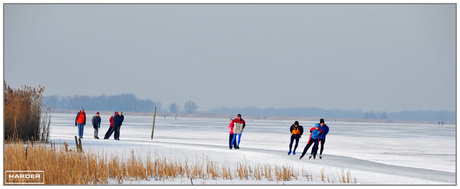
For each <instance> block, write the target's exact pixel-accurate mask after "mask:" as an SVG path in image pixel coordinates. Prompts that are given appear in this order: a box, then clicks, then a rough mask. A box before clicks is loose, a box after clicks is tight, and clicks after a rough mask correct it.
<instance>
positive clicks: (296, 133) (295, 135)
mask: <svg viewBox="0 0 460 189" xmlns="http://www.w3.org/2000/svg"><path fill="white" fill-rule="evenodd" d="M289 130H290V131H291V143H289V152H288V155H290V154H291V149H292V143H293V142H294V140H295V146H294V151H292V154H293V155H295V150H296V149H297V146H298V145H299V140H300V138H301V136H302V134H303V127H302V126H301V125H299V122H298V121H295V122H294V124H292V125H291V128H290V129H289Z"/></svg>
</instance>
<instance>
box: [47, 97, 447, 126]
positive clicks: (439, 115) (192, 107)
mask: <svg viewBox="0 0 460 189" xmlns="http://www.w3.org/2000/svg"><path fill="white" fill-rule="evenodd" d="M43 102H44V103H45V104H47V105H48V106H51V108H52V109H70V110H79V109H80V108H81V107H84V108H85V109H86V110H97V111H116V110H122V111H132V112H153V110H154V107H157V111H159V112H164V113H166V112H169V113H180V112H185V113H196V112H197V111H198V105H197V104H196V103H195V102H193V101H192V100H188V101H187V102H185V104H184V105H183V106H182V107H181V106H180V105H178V104H176V103H171V104H170V105H169V106H168V107H166V108H164V109H162V105H161V103H160V102H153V101H152V100H148V99H147V100H142V99H138V98H137V97H136V96H135V95H133V94H121V95H114V96H105V95H102V96H98V97H91V96H68V97H60V96H56V95H55V96H46V97H45V98H44V99H43ZM199 113H210V114H223V115H234V114H236V113H241V114H243V115H252V116H290V117H323V118H331V119H333V118H336V119H381V120H413V121H434V122H438V121H449V122H455V121H456V114H455V112H448V111H401V112H392V113H387V112H384V111H383V112H379V111H362V110H360V109H357V110H338V109H334V110H327V109H322V108H309V107H306V108H305V107H303V108H300V107H298V108H281V109H274V108H264V109H261V108H254V107H246V108H220V109H212V110H209V111H201V112H199Z"/></svg>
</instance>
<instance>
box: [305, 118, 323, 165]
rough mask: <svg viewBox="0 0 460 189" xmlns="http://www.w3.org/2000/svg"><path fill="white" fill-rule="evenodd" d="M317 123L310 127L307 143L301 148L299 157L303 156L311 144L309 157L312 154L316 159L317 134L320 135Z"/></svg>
mask: <svg viewBox="0 0 460 189" xmlns="http://www.w3.org/2000/svg"><path fill="white" fill-rule="evenodd" d="M319 127H320V126H319V123H317V124H315V127H312V128H311V129H310V133H311V134H310V138H309V139H308V142H307V145H306V146H305V148H304V149H303V152H302V155H301V156H300V159H302V158H303V156H305V154H306V153H307V151H308V148H310V146H311V145H312V144H313V148H312V149H311V154H310V157H309V158H310V159H311V157H312V156H313V158H314V159H316V153H317V152H318V142H319V136H320V135H321V129H320V128H319Z"/></svg>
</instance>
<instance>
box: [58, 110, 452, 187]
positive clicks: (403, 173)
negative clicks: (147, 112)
mask: <svg viewBox="0 0 460 189" xmlns="http://www.w3.org/2000/svg"><path fill="white" fill-rule="evenodd" d="M124 116H125V121H124V122H123V126H122V127H121V134H120V141H115V140H113V135H112V137H111V138H110V139H109V140H103V139H102V138H103V136H104V134H105V132H106V131H107V129H108V127H109V122H108V120H109V116H108V115H101V117H102V124H101V128H100V130H99V137H100V138H101V139H100V140H96V139H94V138H93V131H94V129H93V128H92V126H91V125H90V124H91V122H90V121H89V120H90V118H91V117H92V116H89V115H88V118H87V119H88V121H87V125H86V127H85V131H84V139H83V140H82V143H83V149H84V150H91V151H93V152H95V153H108V154H110V155H109V156H124V157H128V156H129V155H131V154H132V153H134V154H135V155H137V156H139V157H147V156H151V157H152V159H154V158H155V157H167V158H171V159H173V160H179V161H191V162H205V161H207V160H211V161H213V162H217V163H218V166H223V165H228V166H229V167H230V168H231V169H236V165H237V163H246V164H248V165H250V166H252V167H254V166H258V165H260V166H263V165H266V164H268V165H270V166H272V167H275V166H290V167H292V168H293V169H294V171H296V172H298V173H301V172H302V170H304V171H308V172H311V174H312V175H313V177H314V178H313V181H311V180H306V179H305V178H299V179H298V180H291V181H280V182H277V181H268V180H262V181H259V180H251V179H249V180H240V179H233V180H223V179H218V180H212V179H208V180H197V181H195V182H194V184H206V185H215V184H219V185H229V184H243V185H246V184H250V185H252V184H258V185H260V184H270V185H271V184H291V185H308V184H323V183H324V182H322V181H321V178H320V177H321V171H322V170H324V174H325V177H326V178H329V179H331V180H335V182H336V183H339V182H338V181H339V180H340V179H339V177H340V176H341V174H342V171H345V172H347V171H349V172H350V174H351V177H352V178H353V179H356V181H357V182H358V183H357V184H366V185H393V184H398V185H399V184H401V185H454V184H456V127H455V125H444V126H439V125H435V124H433V125H430V124H409V123H354V122H328V121H327V120H326V124H327V125H328V126H329V128H330V131H329V134H328V135H327V139H326V144H325V150H324V152H323V159H321V160H320V159H316V160H313V159H308V154H309V153H310V150H311V149H309V151H308V153H307V155H306V157H304V158H303V159H302V160H299V156H300V154H301V152H302V150H303V148H304V147H305V145H306V142H307V140H308V131H309V129H310V128H311V127H313V126H314V124H315V122H312V121H302V120H298V121H299V122H300V125H303V126H304V130H305V134H304V135H303V137H302V138H301V140H300V142H299V147H298V148H297V151H296V152H297V154H296V155H295V156H294V155H290V156H288V155H287V152H288V150H289V149H288V146H289V139H290V133H289V127H290V126H291V124H292V123H294V121H296V120H260V119H253V120H251V119H249V118H247V119H246V128H245V129H244V132H243V134H242V137H241V138H242V141H241V144H240V148H241V149H240V150H234V149H233V150H230V149H229V147H228V136H229V133H228V124H229V122H230V118H228V119H225V118H184V117H178V118H177V119H175V118H174V117H166V119H165V118H163V117H162V116H161V117H160V116H158V117H157V118H156V121H155V133H154V139H153V140H150V135H151V131H152V130H151V129H152V122H153V116H135V115H129V114H125V115H124ZM243 118H244V117H243ZM74 119H75V115H73V114H63V113H53V114H52V122H51V140H52V142H53V143H56V144H62V143H63V142H66V143H68V144H70V145H71V146H73V145H75V140H74V136H75V135H77V127H75V126H74V122H75V121H74ZM126 184H141V185H144V184H145V185H149V184H190V180H189V179H185V178H177V179H174V180H167V181H158V180H153V179H152V180H148V181H145V180H144V181H133V182H131V183H126ZM325 184H330V183H327V182H326V183H325Z"/></svg>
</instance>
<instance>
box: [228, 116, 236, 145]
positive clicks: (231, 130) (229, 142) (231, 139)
mask: <svg viewBox="0 0 460 189" xmlns="http://www.w3.org/2000/svg"><path fill="white" fill-rule="evenodd" d="M228 131H229V135H228V145H229V148H230V150H231V149H232V146H233V147H234V148H235V149H236V143H233V120H230V124H229V125H228ZM232 144H233V145H232Z"/></svg>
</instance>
